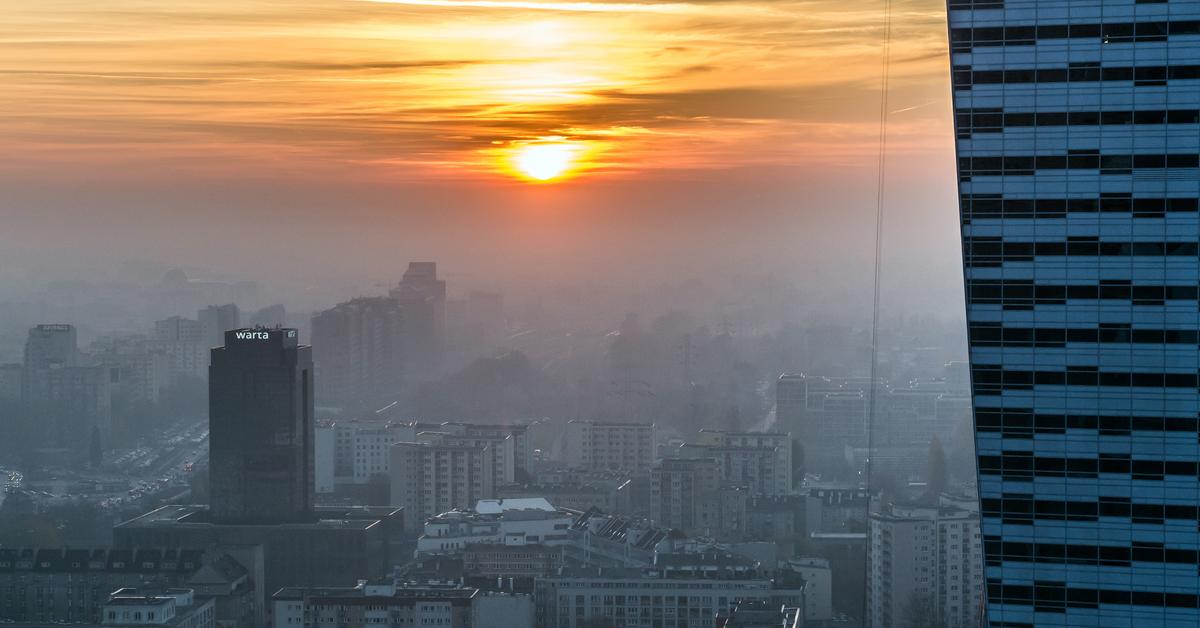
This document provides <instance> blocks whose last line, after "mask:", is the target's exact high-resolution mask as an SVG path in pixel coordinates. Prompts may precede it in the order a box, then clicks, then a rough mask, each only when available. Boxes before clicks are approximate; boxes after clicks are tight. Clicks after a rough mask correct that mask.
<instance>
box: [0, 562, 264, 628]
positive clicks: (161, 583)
mask: <svg viewBox="0 0 1200 628" xmlns="http://www.w3.org/2000/svg"><path fill="white" fill-rule="evenodd" d="M210 572H216V573H220V574H222V575H223V577H224V580H223V584H224V586H216V584H217V583H216V582H215V581H214V579H213V578H212V577H211V575H210ZM201 581H203V582H204V583H205V584H198V583H200V582H201ZM126 587H143V588H144V587H158V588H178V587H185V588H188V589H194V590H197V591H198V592H200V594H201V595H204V596H206V597H208V598H210V599H212V600H214V602H215V604H218V605H220V607H221V610H223V611H224V612H223V613H222V612H217V613H216V614H215V618H216V619H217V620H220V621H222V622H223V623H222V626H229V627H234V628H251V627H252V626H255V625H257V624H255V623H254V621H253V618H254V611H255V608H254V593H253V584H252V583H251V582H250V580H249V572H248V571H247V569H246V567H244V566H242V564H241V563H239V562H238V561H236V560H234V559H233V558H232V557H231V556H230V555H229V554H228V553H226V552H225V551H223V550H222V549H220V548H217V549H215V550H214V551H210V552H206V551H204V550H201V549H174V548H172V549H163V548H161V547H136V548H128V549H109V548H99V549H63V548H54V549H49V548H16V549H0V623H20V624H35V623H36V624H54V623H72V624H78V623H83V624H100V623H101V622H102V621H103V622H105V623H108V620H107V618H105V616H104V610H105V606H106V604H108V603H109V599H110V594H111V593H112V592H113V591H117V590H120V589H125V588H126ZM201 587H204V588H203V589H201ZM143 619H148V618H146V617H143ZM158 619H165V618H164V617H162V616H161V615H159V616H158Z"/></svg>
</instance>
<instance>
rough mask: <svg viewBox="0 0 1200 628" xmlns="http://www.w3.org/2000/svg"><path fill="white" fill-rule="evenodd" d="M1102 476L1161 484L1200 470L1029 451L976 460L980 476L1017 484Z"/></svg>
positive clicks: (1124, 457)
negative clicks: (1026, 481) (1109, 475)
mask: <svg viewBox="0 0 1200 628" xmlns="http://www.w3.org/2000/svg"><path fill="white" fill-rule="evenodd" d="M1102 473H1104V474H1113V475H1128V476H1130V477H1132V479H1134V480H1162V479H1164V478H1166V477H1167V476H1173V477H1190V478H1200V469H1198V468H1197V462H1196V461H1195V460H1131V459H1130V457H1129V455H1128V454H1100V457H1098V458H1059V457H1055V456H1035V455H1033V452H1029V451H1007V452H1004V454H1003V455H1000V456H987V455H983V456H979V474H980V475H981V476H982V475H999V476H1000V477H1001V478H1002V479H1005V480H1014V481H1018V482H1019V481H1024V480H1029V479H1030V478H1034V477H1048V478H1063V477H1071V478H1092V479H1095V478H1098V477H1099V476H1100V474H1102ZM1051 503H1061V502H1051ZM1193 514H1194V510H1193Z"/></svg>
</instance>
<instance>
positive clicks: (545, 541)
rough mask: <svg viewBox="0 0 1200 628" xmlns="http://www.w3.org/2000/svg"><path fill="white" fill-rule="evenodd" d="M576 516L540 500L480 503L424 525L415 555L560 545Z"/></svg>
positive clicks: (449, 513) (453, 511)
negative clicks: (472, 548)
mask: <svg viewBox="0 0 1200 628" xmlns="http://www.w3.org/2000/svg"><path fill="white" fill-rule="evenodd" d="M579 515H580V513H578V512H575V511H570V510H564V509H560V508H555V507H554V505H552V504H551V503H550V502H548V501H546V500H545V499H542V498H540V497H539V498H525V499H484V500H480V501H478V502H476V504H475V506H474V508H472V509H470V510H452V511H450V512H444V513H442V514H440V515H437V516H435V517H432V518H430V519H428V520H427V521H426V522H425V527H424V532H423V534H421V536H420V537H419V538H418V539H417V549H416V555H417V556H421V555H426V554H452V553H457V552H461V551H462V550H464V549H466V548H467V547H468V546H470V545H479V544H487V545H507V546H524V545H537V544H542V545H562V544H564V543H566V542H567V529H568V528H570V527H571V525H572V524H573V523H574V522H575V520H576V518H578V516H579Z"/></svg>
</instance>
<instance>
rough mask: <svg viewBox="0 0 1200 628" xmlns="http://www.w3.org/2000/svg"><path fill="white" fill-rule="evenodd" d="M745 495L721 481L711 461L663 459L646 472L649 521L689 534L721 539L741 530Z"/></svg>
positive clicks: (709, 459) (718, 466)
mask: <svg viewBox="0 0 1200 628" xmlns="http://www.w3.org/2000/svg"><path fill="white" fill-rule="evenodd" d="M745 516H746V492H745V491H744V490H741V489H740V488H739V487H732V486H729V485H728V484H727V483H726V482H724V481H723V480H722V479H721V471H720V465H719V464H718V463H717V461H716V460H713V459H711V458H692V459H688V458H664V459H662V460H660V461H659V462H658V464H657V465H655V467H654V468H653V469H652V470H651V471H650V519H651V520H653V521H654V522H655V524H656V525H660V526H664V527H668V528H676V529H679V530H684V531H686V532H689V533H698V534H704V535H713V536H721V535H726V534H736V533H739V532H740V531H742V530H743V529H744V526H745Z"/></svg>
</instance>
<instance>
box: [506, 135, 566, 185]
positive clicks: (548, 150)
mask: <svg viewBox="0 0 1200 628" xmlns="http://www.w3.org/2000/svg"><path fill="white" fill-rule="evenodd" d="M577 153H578V147H576V146H574V145H573V144H563V143H559V144H526V145H525V146H522V147H521V148H519V149H517V151H516V153H515V155H514V157H513V164H514V165H515V166H516V168H517V170H518V171H519V172H520V173H521V174H523V175H525V176H526V177H529V178H530V179H534V180H536V181H550V180H551V179H556V178H558V177H561V176H563V175H564V174H566V172H567V171H568V170H570V169H571V166H573V165H574V163H575V159H576V155H577Z"/></svg>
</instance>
